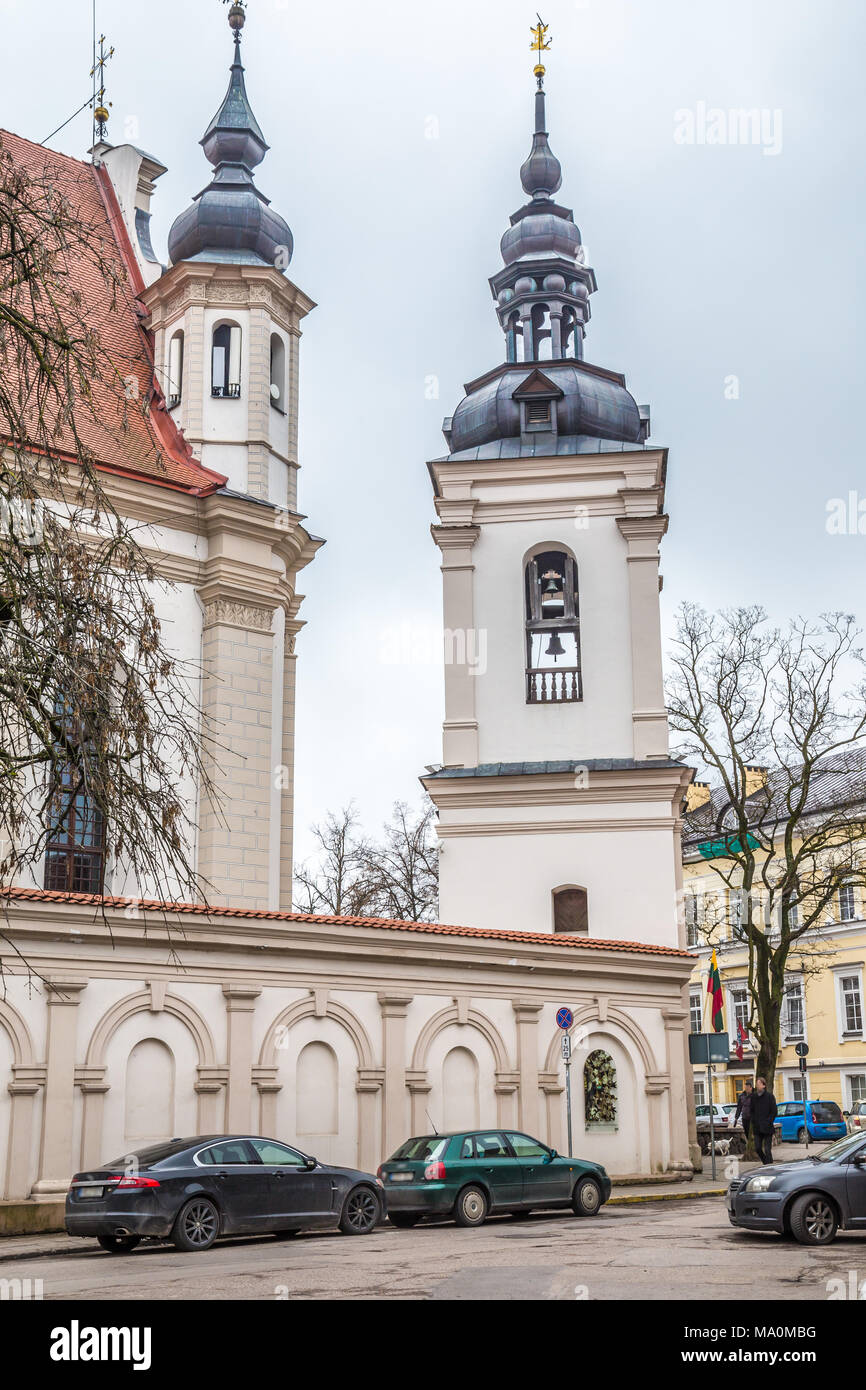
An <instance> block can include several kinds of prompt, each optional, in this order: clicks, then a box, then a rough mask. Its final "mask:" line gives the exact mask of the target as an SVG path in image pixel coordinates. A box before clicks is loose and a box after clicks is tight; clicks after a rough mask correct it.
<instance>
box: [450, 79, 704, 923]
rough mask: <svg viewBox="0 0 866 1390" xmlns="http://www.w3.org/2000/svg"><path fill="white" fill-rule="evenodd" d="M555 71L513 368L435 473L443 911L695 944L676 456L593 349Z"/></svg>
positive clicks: (490, 390)
mask: <svg viewBox="0 0 866 1390" xmlns="http://www.w3.org/2000/svg"><path fill="white" fill-rule="evenodd" d="M542 74H543V69H540V71H539V69H536V75H537V76H538V91H537V93H536V106H535V116H536V121H535V133H534V137H533V144H532V150H531V152H530V155H529V157H528V158H527V160H526V161H525V163H524V165H523V167H522V169H521V180H522V183H523V187H524V189H525V191H526V192H527V194H528V195H529V201H528V202H527V203H526V204H525V205H524V206H523V207H522V208H520V209H519V211H518V212H516V213H515V214H514V216H513V217H512V218H511V226H510V227H509V229H508V230H507V231H506V233H505V235H504V237H503V238H502V246H501V249H502V256H503V260H504V262H505V265H504V268H503V269H502V270H500V271H499V272H498V273H497V274H496V275H494V276H493V278H492V279H491V281H490V285H491V290H492V293H493V297H494V300H495V302H496V306H497V314H498V316H499V320H500V323H501V326H502V329H503V332H504V335H505V355H506V360H505V362H504V363H503V364H502V365H501V366H499V367H496V368H494V369H493V370H492V371H490V372H487V373H486V374H485V375H484V376H481V377H479V378H477V379H476V380H475V381H472V382H470V383H468V384H467V386H466V396H465V397H464V399H463V400H462V401H461V403H460V405H459V406H458V407H457V409H456V411H455V412H454V415H453V417H451V418H450V419H448V420H446V421H445V426H444V432H445V437H446V440H447V442H448V447H449V453H448V454H447V456H445V457H443V458H439V459H436V460H435V461H433V462H432V463H431V464H430V465H429V467H430V471H431V475H432V478H433V484H434V491H435V505H436V511H437V514H438V518H439V523H438V525H436V526H434V527H433V528H432V529H433V536H434V539H435V541H436V543H437V545H438V546H439V549H440V551H441V555H442V574H443V612H444V625H445V630H446V634H445V635H446V642H445V724H444V729H443V767H442V768H441V770H438V771H436V772H434V773H432V774H430V775H429V776H427V777H424V778H422V781H423V784H424V786H425V787H426V789H427V790H428V792H429V793H430V796H431V797H432V799H433V801H434V803H435V804H436V807H437V809H438V812H439V826H438V832H439V837H440V841H441V847H442V858H441V865H440V908H439V915H440V920H442V921H443V922H454V923H461V924H466V925H467V926H473V927H486V928H500V929H501V928H508V929H510V930H517V931H520V930H522V931H528V932H547V931H564V932H568V933H584V934H586V935H587V936H589V937H592V938H600V939H604V940H614V941H617V940H618V941H635V940H637V941H642V942H647V943H654V944H658V945H666V946H677V945H679V944H681V938H682V924H681V921H680V913H679V910H678V894H679V890H680V885H681V876H680V856H679V831H680V807H681V802H682V798H683V794H684V789H685V786H686V785H687V784H688V782H689V781H690V780H691V770H690V769H687V768H684V767H683V766H681V765H680V764H679V763H676V762H674V761H672V760H671V758H670V756H669V751H668V725H667V716H666V711H665V701H664V689H663V681H662V656H661V633H660V620H659V588H660V578H659V543H660V541H661V538H662V536H663V535H664V533H665V530H666V528H667V517H666V515H665V512H664V485H665V473H666V467H667V451H666V450H665V449H663V448H658V447H654V446H652V445H650V444H648V443H647V434H648V431H649V414H648V411H647V410H646V409H645V408H643V407H639V406H638V405H637V404H636V402H635V401H634V399H633V397H632V396H631V395H630V394H629V392H628V391H627V389H626V386H625V380H624V378H623V377H622V376H621V375H620V374H619V373H618V372H614V371H609V370H607V369H605V368H602V367H597V366H594V365H591V364H590V363H589V362H587V361H586V360H585V358H584V335H585V328H586V324H587V322H588V320H589V317H590V308H589V296H590V295H591V294H592V293H593V291H594V290H595V288H596V283H595V276H594V273H593V271H592V270H591V269H590V268H589V267H588V266H587V265H586V264H585V256H584V253H583V248H582V246H581V239H580V232H579V230H578V228H577V227H576V226H575V223H574V219H573V216H572V213H571V211H570V210H569V209H567V208H564V207H561V206H559V205H558V204H557V203H556V202H555V201H554V199H553V195H554V194H555V193H556V191H557V190H558V188H559V186H560V184H561V170H560V165H559V161H558V160H557V159H556V157H555V156H554V155H553V153H552V151H551V149H550V146H549V144H548V137H547V132H546V129H545V97H544V91H543V87H542V85H541V75H542Z"/></svg>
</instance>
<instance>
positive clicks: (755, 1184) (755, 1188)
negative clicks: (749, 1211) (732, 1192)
mask: <svg viewBox="0 0 866 1390" xmlns="http://www.w3.org/2000/svg"><path fill="white" fill-rule="evenodd" d="M775 1181H776V1179H775V1178H772V1177H767V1176H765V1175H763V1174H762V1175H760V1176H759V1177H757V1178H749V1180H748V1182H747V1183H746V1185H745V1187H744V1188H743V1191H744V1192H768V1191H769V1190H770V1188H771V1187H772V1186H773V1183H774V1182H775Z"/></svg>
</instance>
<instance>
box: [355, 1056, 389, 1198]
mask: <svg viewBox="0 0 866 1390" xmlns="http://www.w3.org/2000/svg"><path fill="white" fill-rule="evenodd" d="M384 1084H385V1068H384V1067H359V1068H358V1080H357V1082H356V1083H355V1091H356V1092H357V1095H358V1167H359V1168H360V1169H361V1170H362V1172H365V1173H375V1171H376V1169H377V1168H378V1166H379V1164H380V1163H381V1162H382V1160H383V1158H384V1157H385V1155H384V1154H380V1153H379V1146H380V1144H381V1142H382V1131H381V1128H380V1127H379V1125H378V1124H377V1111H378V1105H379V1096H380V1095H381V1093H382V1087H383V1086H384Z"/></svg>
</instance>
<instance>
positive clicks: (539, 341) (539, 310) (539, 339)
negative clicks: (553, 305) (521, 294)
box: [532, 304, 553, 362]
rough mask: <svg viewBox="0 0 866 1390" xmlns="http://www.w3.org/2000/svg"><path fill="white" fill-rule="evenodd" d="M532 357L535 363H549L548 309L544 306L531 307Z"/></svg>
mask: <svg viewBox="0 0 866 1390" xmlns="http://www.w3.org/2000/svg"><path fill="white" fill-rule="evenodd" d="M532 343H533V357H534V359H535V361H536V362H545V361H546V362H549V361H550V359H551V357H552V355H553V352H552V347H551V341H550V309H549V308H548V306H547V305H546V304H533V306H532Z"/></svg>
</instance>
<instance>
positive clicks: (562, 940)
mask: <svg viewBox="0 0 866 1390" xmlns="http://www.w3.org/2000/svg"><path fill="white" fill-rule="evenodd" d="M2 897H7V898H8V899H10V900H11V901H12V902H44V903H67V904H69V905H70V906H71V907H96V908H100V909H101V908H105V909H106V910H107V911H115V910H117V911H122V910H123V909H124V908H126V907H130V906H132V905H133V904H134V905H135V906H136V907H137V908H138V909H139V911H143V912H163V913H165V912H171V913H175V912H177V913H190V914H192V915H194V916H198V917H238V918H243V919H246V920H250V919H252V920H253V921H261V922H310V923H312V924H313V925H314V926H316V925H321V926H337V927H377V928H381V929H383V930H385V931H407V932H420V933H421V934H423V935H432V936H465V937H480V938H482V939H484V940H489V941H517V942H521V943H526V944H527V945H529V946H565V947H569V946H570V947H588V948H589V949H590V950H593V951H640V952H642V953H643V954H645V955H651V956H676V957H681V958H683V959H686V960H692V959H693V955H692V952H691V951H681V950H679V949H677V948H676V947H674V946H654V945H651V944H648V943H646V942H643V941H598V940H594V939H593V938H591V937H586V936H566V935H565V934H564V933H559V932H557V933H556V934H554V933H553V932H529V931H494V930H492V929H488V928H486V927H447V926H443V925H442V924H441V923H440V922H401V921H396V920H394V919H393V918H390V917H332V916H328V915H327V914H324V913H315V912H280V911H271V910H270V909H264V908H246V907H218V906H215V905H210V906H207V905H205V904H204V903H166V902H159V901H157V900H152V899H148V898H109V897H105V898H103V897H99V896H98V895H97V894H95V893H59V892H52V891H49V890H46V889H44V888H9V889H6V890H5V892H4V893H0V898H2Z"/></svg>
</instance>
